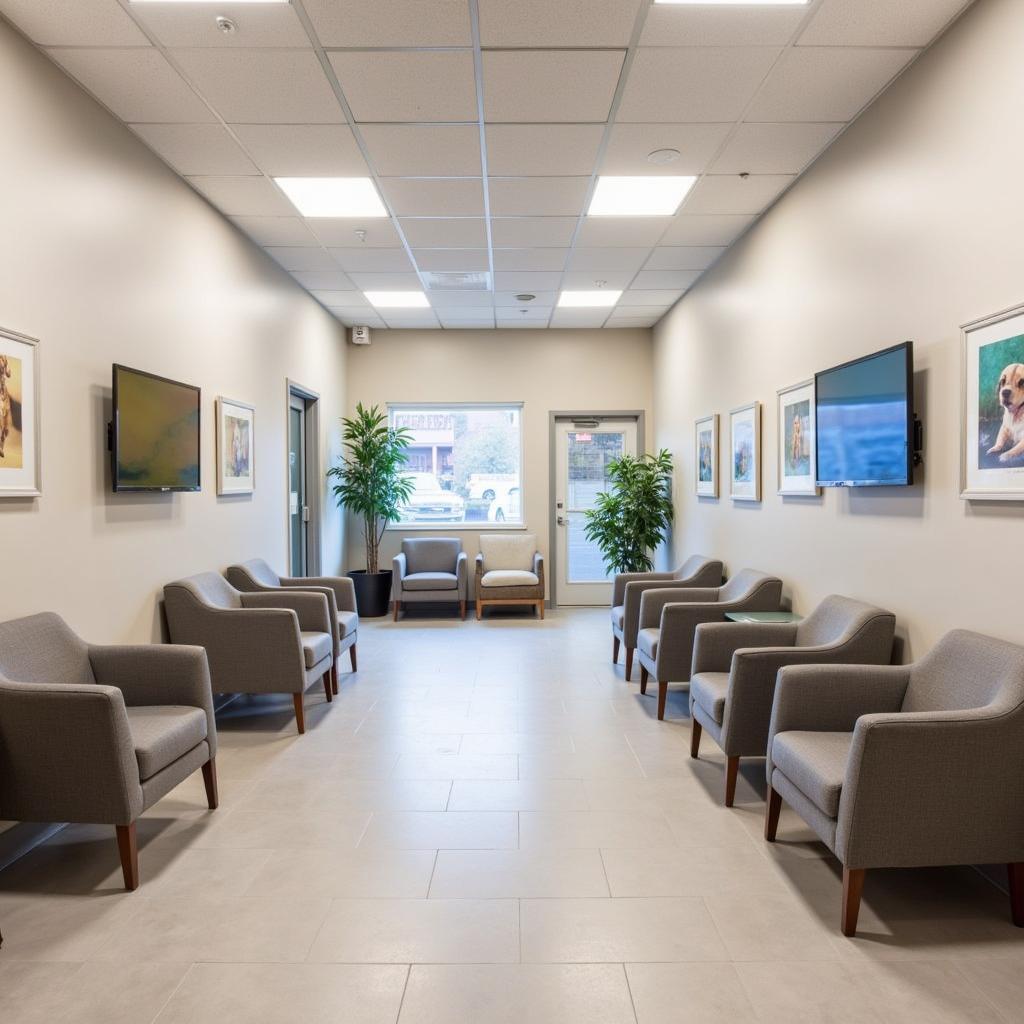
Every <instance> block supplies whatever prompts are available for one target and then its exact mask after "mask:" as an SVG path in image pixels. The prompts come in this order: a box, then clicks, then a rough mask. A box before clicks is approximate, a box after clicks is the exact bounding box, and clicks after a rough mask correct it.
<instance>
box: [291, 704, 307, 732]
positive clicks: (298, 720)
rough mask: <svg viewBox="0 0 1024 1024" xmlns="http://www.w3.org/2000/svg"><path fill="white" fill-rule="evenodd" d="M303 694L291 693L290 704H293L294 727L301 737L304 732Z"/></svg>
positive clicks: (304, 711) (304, 710)
mask: <svg viewBox="0 0 1024 1024" xmlns="http://www.w3.org/2000/svg"><path fill="white" fill-rule="evenodd" d="M303 696H304V695H303V694H301V693H293V694H292V702H293V703H294V704H295V725H296V727H297V728H298V730H299V735H300V736H301V735H302V734H303V733H304V732H305V731H306V708H305V705H304V704H303V703H302V698H303Z"/></svg>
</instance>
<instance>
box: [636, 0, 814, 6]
mask: <svg viewBox="0 0 1024 1024" xmlns="http://www.w3.org/2000/svg"><path fill="white" fill-rule="evenodd" d="M654 2H655V3H656V4H675V5H676V6H677V7H684V6H685V7H806V6H807V5H808V4H809V3H810V2H811V0H654Z"/></svg>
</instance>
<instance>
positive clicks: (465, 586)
mask: <svg viewBox="0 0 1024 1024" xmlns="http://www.w3.org/2000/svg"><path fill="white" fill-rule="evenodd" d="M455 578H456V579H457V580H458V585H457V589H458V592H459V600H460V601H465V600H466V595H467V594H468V593H469V555H467V554H466V552H465V551H460V552H459V557H458V558H456V559H455Z"/></svg>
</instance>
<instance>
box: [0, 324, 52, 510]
mask: <svg viewBox="0 0 1024 1024" xmlns="http://www.w3.org/2000/svg"><path fill="white" fill-rule="evenodd" d="M39 422H40V419H39V342H38V341H37V340H36V339H35V338H29V337H27V336H26V335H24V334H18V332H17V331H8V330H5V329H4V328H2V327H0V497H2V498H35V497H38V495H39V494H40V491H41V489H42V476H41V472H40V469H41V466H42V461H41V452H40V439H39Z"/></svg>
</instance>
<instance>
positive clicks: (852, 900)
mask: <svg viewBox="0 0 1024 1024" xmlns="http://www.w3.org/2000/svg"><path fill="white" fill-rule="evenodd" d="M865 874H866V869H865V868H848V867H846V865H845V864H844V865H843V920H842V929H843V934H844V935H846V936H847V937H848V938H853V936H854V935H856V934H857V915H858V914H859V913H860V897H861V893H862V892H863V891H864V875H865Z"/></svg>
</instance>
